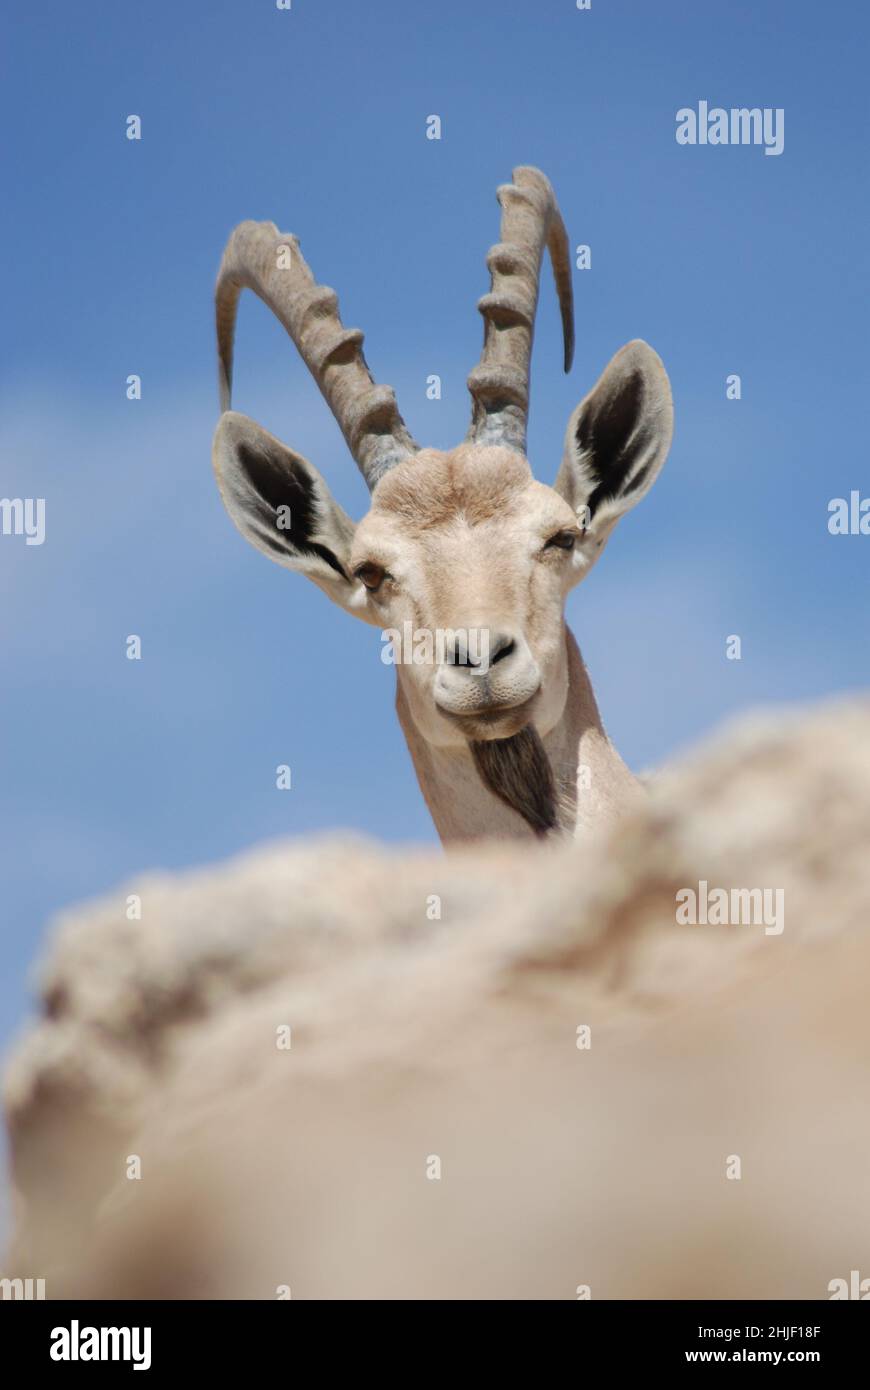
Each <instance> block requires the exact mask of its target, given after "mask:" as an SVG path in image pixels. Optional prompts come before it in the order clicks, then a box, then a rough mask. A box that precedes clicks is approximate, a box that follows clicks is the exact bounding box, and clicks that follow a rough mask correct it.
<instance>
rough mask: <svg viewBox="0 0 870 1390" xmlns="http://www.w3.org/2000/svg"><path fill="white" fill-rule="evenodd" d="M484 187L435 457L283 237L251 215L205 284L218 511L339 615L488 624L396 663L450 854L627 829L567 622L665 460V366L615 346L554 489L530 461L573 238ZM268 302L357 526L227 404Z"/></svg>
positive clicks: (533, 176) (546, 206) (572, 432)
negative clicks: (484, 642)
mask: <svg viewBox="0 0 870 1390" xmlns="http://www.w3.org/2000/svg"><path fill="white" fill-rule="evenodd" d="M513 177H514V181H513V183H510V184H506V185H504V186H502V187H501V188H500V189H499V190H498V200H499V203H500V205H501V210H502V216H501V240H500V241H499V242H498V244H497V245H496V246H494V247H493V248H492V249H491V251H490V253H489V255H488V257H487V266H488V268H489V270H490V273H491V288H490V292H489V294H486V295H484V297H483V298H482V299H481V300H480V302H479V305H478V308H479V309H480V312H481V314H482V315H483V320H484V341H483V353H482V356H481V359H480V362H479V364H478V365H477V366H476V367H475V368H474V370H473V372H472V373H471V375H470V376H469V378H468V387H469V390H470V392H471V397H472V414H471V426H470V428H469V431H468V434H467V436H466V439H465V441H464V442H463V443H462V444H459V445H458V446H457V447H456V448H455V449H452V450H449V451H448V452H446V453H444V452H441V451H440V450H437V449H424V448H421V447H420V446H419V445H418V444H417V443H416V442H415V441H414V439H413V438H412V437H411V435H410V434H409V432H408V430H407V428H406V427H405V424H404V421H403V420H402V417H401V415H400V414H399V411H398V408H397V405H396V399H395V395H394V393H393V391H392V389H391V388H390V387H388V386H378V385H376V384H375V382H374V380H373V378H372V376H371V373H370V371H369V369H368V366H367V365H366V361H365V358H364V356H363V352H362V342H363V335H362V333H361V332H360V330H359V329H358V328H344V327H343V325H342V323H341V320H340V318H339V314H338V300H337V298H336V295H335V293H334V291H333V290H331V289H326V288H325V287H324V286H322V285H318V284H317V283H316V282H315V280H314V277H313V275H312V274H311V271H310V270H309V268H308V266H307V265H306V263H305V261H304V260H303V258H302V255H301V252H300V250H299V244H298V242H297V240H296V238H295V237H293V236H288V235H285V234H284V233H282V232H279V231H278V229H277V227H276V226H275V225H274V223H272V222H260V223H257V222H243V223H241V224H240V225H239V226H238V227H237V228H236V229H235V231H234V232H233V234H232V236H231V237H230V240H229V242H228V244H227V247H226V250H225V252H224V256H223V261H222V263H221V267H220V272H219V275H218V281H217V290H216V308H217V338H218V355H219V371H220V390H221V408H222V410H223V412H224V413H223V414H222V415H221V418H220V422H219V424H218V427H217V431H216V434H215V438H214V454H213V457H214V466H215V471H216V473H217V479H218V486H219V487H220V491H221V494H222V496H223V500H224V503H225V505H226V508H227V510H228V512H229V514H230V516H231V517H232V519H233V521H234V522H235V524H236V526H237V527H238V528H239V530H240V531H241V532H242V535H243V536H245V537H246V538H247V539H248V540H249V541H250V542H251V543H252V544H253V545H255V546H256V547H257V548H258V549H259V550H262V551H263V552H264V553H265V554H266V555H268V556H269V557H270V558H271V559H273V560H276V561H277V562H278V563H279V564H281V565H284V566H285V567H286V568H288V569H293V570H301V571H302V572H303V573H304V574H306V575H308V577H309V579H313V580H314V582H315V583H316V584H318V585H319V586H320V588H321V589H323V590H324V591H325V592H326V593H327V594H328V595H329V597H330V598H331V599H333V600H334V601H335V602H336V603H338V604H340V605H341V607H342V608H345V609H347V611H348V612H349V613H352V614H354V615H355V616H356V617H359V618H362V619H363V620H364V621H365V622H368V623H372V624H373V625H374V626H376V627H379V628H381V629H382V630H383V629H393V630H398V631H402V630H403V629H404V628H405V625H406V624H408V623H410V624H411V627H412V629H413V630H414V631H421V630H422V631H428V632H435V631H447V632H449V633H458V632H466V633H467V632H469V631H476V632H484V633H485V634H486V635H487V638H488V651H489V659H488V662H487V663H486V667H485V669H483V668H482V666H481V664H480V663H478V664H475V663H474V662H473V661H472V660H471V659H470V658H469V655H468V651H467V648H466V647H464V646H463V645H462V643H460V642H458V641H457V642H453V643H452V644H451V643H448V644H447V646H446V648H442V655H443V660H441V661H432V662H431V663H429V664H417V663H410V664H397V666H396V673H397V696H396V708H397V712H398V716H399V720H400V723H401V726H402V730H403V732H404V735H405V738H406V740H407V743H408V747H409V749H410V752H411V757H412V759H413V761H414V767H415V769H416V772H417V777H418V780H419V783H420V787H421V789H422V792H423V795H424V797H425V799H426V802H427V804H428V806H429V810H430V812H431V814H432V817H433V820H434V821H435V825H436V827H437V829H438V832H439V834H440V836H441V838H442V840H443V841H444V842H445V843H448V842H451V841H459V840H468V839H474V838H477V837H481V836H496V837H500V838H509V837H518V838H519V837H528V836H533V835H538V836H545V835H548V834H551V833H555V834H559V833H562V832H575V833H583V832H584V831H586V830H589V829H593V828H595V827H596V826H598V825H599V824H605V823H607V822H609V821H612V820H613V819H614V818H616V817H617V816H619V815H620V814H621V813H622V812H623V811H624V810H625V809H626V808H627V807H629V806H630V805H631V804H632V802H633V801H634V800H635V799H636V798H637V796H638V795H639V793H640V786H639V783H638V782H637V780H636V779H635V778H634V776H633V775H632V774H631V773H630V772H629V770H628V768H627V767H626V766H625V764H624V763H623V761H622V759H621V758H620V756H619V754H618V753H617V752H616V750H615V749H614V747H613V745H612V744H611V743H610V740H609V739H608V737H607V735H606V733H605V731H604V727H603V725H602V722H601V717H600V715H599V712H598V707H597V705H596V702H595V697H594V695H593V692H592V687H591V684H590V681H589V677H588V675H587V673H586V668H585V666H584V664H583V659H582V657H581V655H580V651H579V649H578V647H577V643H576V642H575V640H574V638H573V636H572V634H571V632H570V631H569V630H568V627H567V625H566V623H565V617H564V606H565V598H566V595H567V593H568V590H569V589H571V588H572V587H573V585H574V584H576V583H577V582H578V581H579V580H581V579H583V578H584V577H585V575H586V574H588V572H589V570H590V569H591V567H592V565H593V564H594V563H595V561H596V560H597V559H598V556H599V555H600V553H601V551H602V549H603V547H604V544H605V542H606V541H607V539H608V538H609V536H610V533H611V531H612V530H613V528H614V526H615V525H616V522H617V521H618V520H619V518H620V517H621V516H622V514H623V513H624V512H626V511H628V509H629V508H630V507H633V506H634V504H635V503H636V502H638V501H639V500H640V498H641V497H643V496H644V494H645V493H646V492H648V491H649V489H650V488H651V487H652V484H653V483H654V481H655V479H656V476H657V474H658V472H659V470H660V468H661V467H662V464H663V463H664V460H665V457H666V455H667V452H668V448H669V447H670V441H671V434H672V429H673V407H672V404H671V392H670V385H669V382H668V377H667V373H666V372H665V370H664V367H663V365H662V363H661V360H660V359H659V357H658V355H657V354H656V353H655V352H653V350H652V348H650V347H648V346H647V344H646V343H644V342H641V341H640V340H636V341H634V342H631V343H628V344H627V345H626V346H625V347H624V348H622V349H621V350H620V351H619V352H617V353H616V355H615V356H614V357H613V359H612V360H611V361H610V363H609V364H608V366H607V367H606V368H605V370H604V373H603V375H602V376H601V378H600V379H599V381H598V382H597V383H596V385H595V386H594V388H593V389H592V391H590V393H589V394H588V395H587V396H586V397H585V399H584V400H583V401H581V403H580V404H579V405H578V406H577V408H576V409H575V411H574V413H573V414H572V416H571V418H570V421H569V423H568V429H567V433H566V437H565V448H564V455H563V458H562V464H561V468H560V470H559V474H558V477H557V478H556V482H555V486H554V487H546V486H545V485H544V484H543V483H539V482H536V481H535V480H534V478H533V476H532V471H531V468H530V467H529V462H528V460H527V458H526V417H527V413H528V404H529V362H530V357H531V352H532V337H533V330H534V322H535V312H536V308H537V298H538V282H539V278H540V269H541V259H542V256H543V250H544V246H545V245H546V247H547V249H548V251H549V254H550V260H551V263H552V267H553V276H554V279H555V282H556V290H557V293H558V297H559V304H560V308H561V316H562V329H563V338H564V349H565V359H564V366H565V371H566V372H567V371H569V370H570V367H571V362H572V358H573V348H574V310H573V295H572V288H571V267H570V254H569V247H568V238H567V235H566V232H565V226H564V223H563V221H562V217H561V215H560V213H559V209H558V206H557V204H556V199H555V195H554V193H553V190H552V188H551V186H550V183H549V182H548V180H547V179H546V178H545V177H544V175H543V174H542V173H540V171H539V170H537V169H533V168H526V167H523V168H519V169H515V170H514V176H513ZM245 287H247V288H249V289H252V290H253V291H254V293H255V294H257V295H259V297H260V298H261V299H262V300H263V301H264V302H265V303H266V304H268V305H269V307H270V308H271V309H272V311H273V312H274V313H275V315H276V316H277V317H278V319H279V320H280V322H281V323H282V324H283V326H284V328H285V329H286V330H287V332H288V333H289V335H290V337H291V338H292V340H293V342H294V343H295V345H296V347H297V349H298V351H299V353H300V355H301V356H302V359H303V361H304V362H305V363H306V365H307V367H308V368H309V370H310V372H311V373H312V375H313V377H314V379H315V381H316V382H317V385H318V386H319V388H320V390H321V392H322V393H323V395H324V396H325V398H326V400H327V402H328V404H329V406H330V408H331V410H332V412H333V414H334V415H335V418H336V420H337V421H338V424H339V425H340V427H341V431H342V433H343V435H344V438H345V440H346V442H347V446H348V448H349V450H350V452H351V454H352V455H353V457H354V459H355V460H356V462H357V464H358V465H359V467H360V469H361V471H362V474H363V477H364V478H365V480H366V482H367V484H368V486H369V489H370V491H371V494H372V497H371V508H370V510H369V512H368V514H367V516H365V517H364V518H363V520H362V521H361V522H360V523H359V524H358V525H356V526H355V525H354V523H353V522H352V521H351V519H350V517H348V515H347V514H346V513H345V512H344V511H343V510H342V508H341V507H340V506H339V505H338V503H337V502H336V501H335V499H334V498H333V497H332V495H331V493H330V491H329V488H328V487H327V485H326V483H325V482H324V479H323V478H322V477H321V475H320V474H319V473H318V471H317V469H316V468H314V467H313V466H312V465H311V464H310V463H309V462H308V461H307V459H304V458H302V457H301V455H299V454H296V453H294V452H293V451H292V450H291V449H288V448H287V446H286V445H285V444H282V443H281V442H280V441H279V440H277V439H275V438H274V436H273V435H271V434H268V433H267V432H266V431H265V430H264V429H262V428H261V427H260V426H259V425H257V424H255V423H254V421H253V420H250V419H248V418H247V416H245V415H240V414H237V413H236V412H235V411H231V410H230V409H229V405H230V388H231V379H232V358H233V333H234V326H235V319H236V309H237V306H238V300H239V294H240V292H241V290H242V289H243V288H245Z"/></svg>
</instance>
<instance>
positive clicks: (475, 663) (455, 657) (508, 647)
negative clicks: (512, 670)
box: [445, 631, 517, 669]
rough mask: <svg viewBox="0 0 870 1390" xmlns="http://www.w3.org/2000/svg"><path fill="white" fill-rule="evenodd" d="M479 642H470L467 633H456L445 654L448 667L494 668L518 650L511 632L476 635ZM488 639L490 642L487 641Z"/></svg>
mask: <svg viewBox="0 0 870 1390" xmlns="http://www.w3.org/2000/svg"><path fill="white" fill-rule="evenodd" d="M476 636H477V638H478V640H477V641H469V640H468V636H467V634H465V633H458V632H457V633H455V634H454V635H453V637H452V639H451V641H450V642H449V644H448V647H447V651H446V652H445V662H446V665H448V666H467V667H470V668H471V669H475V668H477V667H479V666H494V665H495V664H496V662H497V661H504V659H505V657H507V656H510V654H511V652H512V651H514V650H515V649H516V645H517V644H516V641H515V639H514V638H513V637H512V636H511V635H510V633H509V632H489V633H486V632H485V631H483V632H480V633H477V634H476ZM487 638H488V640H486V639H487Z"/></svg>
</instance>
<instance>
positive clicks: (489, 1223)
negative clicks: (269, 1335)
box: [4, 700, 870, 1299]
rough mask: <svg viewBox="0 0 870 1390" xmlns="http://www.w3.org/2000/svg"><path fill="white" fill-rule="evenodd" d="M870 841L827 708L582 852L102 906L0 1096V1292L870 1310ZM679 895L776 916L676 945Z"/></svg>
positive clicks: (867, 815) (571, 849)
mask: <svg viewBox="0 0 870 1390" xmlns="http://www.w3.org/2000/svg"><path fill="white" fill-rule="evenodd" d="M868 844H870V702H868V701H866V700H853V701H848V702H839V703H837V704H831V705H827V706H825V707H822V708H820V709H818V710H816V711H813V712H811V713H803V714H801V715H800V716H798V715H794V714H789V715H785V714H783V715H779V714H777V715H774V716H766V717H764V718H754V719H752V720H749V721H744V722H742V723H741V724H740V725H738V726H737V727H735V728H732V729H731V730H728V731H726V732H725V733H724V734H723V735H721V736H720V737H719V738H718V739H717V740H715V741H714V742H713V743H712V744H710V745H709V746H707V747H706V748H703V749H701V750H698V751H696V752H694V753H693V754H692V755H691V756H689V757H687V758H686V759H684V760H683V761H682V762H681V763H680V764H678V765H677V766H675V767H673V768H671V769H669V770H667V771H666V772H665V773H663V774H662V775H660V776H659V777H658V778H657V779H655V780H654V781H653V782H652V783H651V785H650V796H649V801H648V803H647V804H646V805H645V806H643V808H642V809H641V810H639V811H638V812H637V813H636V814H635V815H633V817H632V818H631V819H630V820H628V821H626V822H625V823H624V824H623V825H622V826H620V827H619V828H618V829H617V830H616V831H615V832H613V833H612V834H610V835H609V836H602V837H601V838H600V839H598V840H596V841H594V842H591V843H586V844H584V845H579V844H578V845H568V846H560V847H552V846H546V847H537V846H531V847H525V846H522V847H518V846H516V845H511V846H505V845H486V846H485V845H480V846H472V847H469V848H467V849H464V850H461V851H456V852H452V853H451V854H450V855H442V854H440V853H435V852H409V851H404V850H403V851H399V850H393V851H387V850H385V849H383V848H379V847H378V846H376V845H374V844H368V843H366V842H364V841H360V840H358V839H348V838H341V837H337V838H330V839H317V840H311V841H296V842H293V843H288V844H280V843H279V844H276V845H273V846H269V847H266V848H264V849H261V850H258V851H257V852H256V853H253V854H248V855H246V856H244V857H242V858H240V859H238V860H235V861H233V862H231V863H229V864H227V865H224V866H220V867H218V868H213V869H205V870H199V871H196V872H188V873H184V874H180V875H172V876H168V875H167V876H159V877H151V878H148V879H144V880H142V881H141V882H136V883H134V884H127V885H125V886H124V887H123V888H122V889H120V890H119V892H118V893H117V894H116V895H112V896H111V897H110V898H106V899H104V900H102V901H100V902H98V903H96V904H90V905H88V906H85V907H83V908H80V909H78V910H76V911H74V912H72V913H70V914H67V915H66V916H65V917H64V918H63V919H62V920H61V921H60V922H59V923H58V924H57V927H56V929H55V932H54V936H53V941H52V944H51V947H50V950H49V954H48V958H47V961H46V963H45V964H44V966H43V968H42V972H41V997H42V1016H41V1018H40V1019H39V1020H38V1021H37V1022H36V1023H35V1024H34V1026H33V1027H32V1028H31V1030H30V1032H29V1034H28V1035H26V1036H25V1037H24V1039H23V1040H22V1041H21V1043H20V1044H19V1046H18V1047H17V1049H16V1051H15V1052H14V1054H13V1056H12V1058H11V1060H10V1062H9V1065H8V1068H7V1072H6V1081H5V1092H4V1095H5V1106H6V1114H7V1120H8V1126H9V1133H10V1141H11V1153H12V1169H13V1180H14V1184H15V1190H16V1199H17V1204H16V1210H17V1222H16V1230H15V1233H14V1239H13V1243H12V1247H11V1249H10V1251H9V1252H8V1255H7V1258H6V1260H5V1262H4V1264H5V1269H4V1272H5V1273H6V1274H7V1276H9V1277H13V1276H18V1277H25V1276H31V1277H43V1278H46V1280H47V1292H48V1296H49V1297H52V1296H55V1297H59V1296H63V1295H72V1296H90V1297H107V1296H128V1297H136V1298H145V1297H172V1298H186V1297H247V1298H275V1297H276V1296H279V1293H278V1291H279V1290H285V1291H286V1289H288V1288H289V1290H291V1291H292V1296H293V1297H294V1298H390V1299H396V1298H426V1299H440V1298H523V1299H526V1298H571V1299H573V1298H576V1297H577V1296H578V1293H577V1290H578V1288H579V1289H581V1291H582V1290H583V1289H584V1287H585V1286H588V1287H589V1289H590V1290H591V1295H592V1296H593V1297H595V1298H601V1297H610V1298H688V1297H694V1298H736V1297H748V1298H800V1297H807V1298H825V1297H827V1296H828V1284H829V1282H830V1281H831V1280H833V1279H835V1278H838V1277H845V1278H846V1279H848V1277H849V1272H850V1270H851V1269H853V1268H856V1267H859V1265H860V1262H861V1261H862V1260H863V1262H864V1265H865V1266H866V1268H865V1269H864V1270H863V1273H864V1274H865V1275H867V1276H870V1256H868V1239H867V1237H868V1229H867V1228H868V1217H867V1213H868V1211H870V1165H868V1163H867V1160H866V1154H867V1152H868V1141H870V1120H868V1116H867V1110H866V1105H865V1101H864V1093H865V1089H866V1079H865V1074H866V1060H865V1059H866V1056H867V1053H868V1047H870V1022H868V1019H867V1009H866V1003H865V996H866V984H865V981H866V979H867V971H868V967H870V936H868V933H867V909H868V904H870V855H868V853H867V847H868ZM702 882H703V883H705V884H707V885H708V887H709V891H710V892H711V893H712V892H713V891H714V889H717V888H721V889H726V890H729V891H730V890H731V889H743V890H747V889H755V888H758V889H765V888H766V889H769V890H781V891H782V893H783V897H782V899H781V902H782V905H783V909H784V910H783V914H782V915H783V922H784V927H783V930H782V931H781V932H780V933H778V934H774V933H773V932H771V931H766V930H765V924H764V923H763V922H756V923H755V924H742V925H741V924H731V925H721V926H720V925H709V924H708V925H703V924H699V925H680V924H679V923H678V921H677V914H676V895H677V893H678V892H679V891H680V890H681V889H686V888H692V889H693V890H697V889H698V886H699V884H701V883H702ZM134 892H135V893H138V894H139V895H140V896H141V900H142V918H141V921H133V922H130V921H128V920H127V918H126V899H127V895H128V894H130V893H134ZM288 1029H289V1030H290V1032H289V1041H290V1046H289V1047H286V1046H280V1045H279V1044H280V1043H282V1042H286V1040H287V1032H286V1030H288ZM578 1029H579V1030H581V1032H580V1034H579V1035H578ZM584 1029H588V1030H589V1033H588V1035H587V1034H586V1033H584V1032H583V1031H582V1030H584ZM587 1040H588V1041H589V1042H590V1043H591V1045H590V1046H588V1047H583V1046H578V1043H583V1042H584V1041H587ZM131 1157H135V1158H137V1159H138V1160H139V1163H140V1165H141V1179H140V1180H135V1179H132V1180H131V1179H130V1178H128V1177H127V1172H128V1170H129V1169H130V1165H129V1162H128V1161H129V1160H130V1159H131ZM439 1167H440V1176H439V1175H438V1170H439ZM738 1170H739V1174H740V1176H739V1177H738V1176H735V1174H736V1173H737V1172H738ZM729 1173H730V1174H731V1175H732V1176H728V1174H729ZM283 1296H286V1294H285V1295H283Z"/></svg>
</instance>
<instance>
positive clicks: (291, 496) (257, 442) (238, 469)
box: [212, 410, 366, 617]
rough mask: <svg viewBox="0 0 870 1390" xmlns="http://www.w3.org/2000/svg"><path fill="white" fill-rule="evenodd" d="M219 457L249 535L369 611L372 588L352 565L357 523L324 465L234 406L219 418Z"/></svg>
mask: <svg viewBox="0 0 870 1390" xmlns="http://www.w3.org/2000/svg"><path fill="white" fill-rule="evenodd" d="M212 462H213V464H214V471H215V474H216V476H217V483H218V487H219V488H220V493H221V497H222V498H223V501H224V506H225V507H226V509H227V511H228V512H229V514H230V516H231V517H232V519H233V521H234V522H235V524H236V526H237V527H238V528H239V530H240V531H241V533H242V535H243V536H244V537H245V540H248V541H250V542H251V545H254V546H256V547H257V549H258V550H262V552H263V554H264V555H268V556H269V558H270V559H271V560H275V561H277V563H278V564H279V565H284V566H286V568H287V569H291V570H300V571H301V572H302V573H303V574H306V575H307V576H308V578H309V579H313V580H314V582H315V584H317V585H319V587H320V588H321V589H323V590H324V592H325V593H327V594H328V595H329V597H330V598H331V599H333V600H334V601H335V602H336V603H339V604H340V605H341V606H342V608H346V609H348V610H349V611H350V612H352V613H355V614H356V615H357V616H359V617H362V616H364V612H365V606H366V605H365V590H364V588H363V586H362V584H360V583H359V581H358V580H355V579H354V578H353V577H352V575H351V574H350V572H349V570H348V560H349V557H350V547H351V543H352V541H353V534H354V530H355V529H356V528H355V526H354V523H353V522H352V521H351V519H350V517H349V516H348V515H347V513H346V512H345V511H344V510H343V509H342V508H341V507H340V506H339V505H338V503H337V502H336V501H335V499H334V497H333V496H332V493H331V492H330V491H329V488H328V487H327V485H326V483H325V482H324V480H323V478H322V477H321V476H320V474H319V473H318V471H317V469H316V468H314V467H313V466H312V465H311V464H310V463H309V462H308V460H307V459H304V458H303V457H302V455H301V454H295V453H294V452H293V450H292V449H288V448H287V446H286V444H282V443H281V441H280V440H279V439H276V438H275V436H274V435H272V434H269V432H268V431H267V430H264V429H262V428H261V427H260V426H259V425H258V424H256V423H255V422H254V421H253V420H249V419H248V417H247V415H239V414H238V413H237V412H236V411H234V410H227V411H225V412H224V414H223V415H222V416H221V418H220V420H219V422H218V427H217V429H216V430H215V436H214V443H213V445H212Z"/></svg>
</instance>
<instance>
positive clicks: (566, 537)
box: [544, 531, 577, 550]
mask: <svg viewBox="0 0 870 1390" xmlns="http://www.w3.org/2000/svg"><path fill="white" fill-rule="evenodd" d="M576 540H577V532H576V531H557V532H556V534H555V536H551V537H550V539H549V540H548V541H547V544H546V545H545V546H544V549H545V550H548V549H549V548H550V546H555V547H556V548H557V549H558V550H573V549H574V544H575V542H576Z"/></svg>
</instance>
